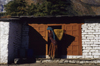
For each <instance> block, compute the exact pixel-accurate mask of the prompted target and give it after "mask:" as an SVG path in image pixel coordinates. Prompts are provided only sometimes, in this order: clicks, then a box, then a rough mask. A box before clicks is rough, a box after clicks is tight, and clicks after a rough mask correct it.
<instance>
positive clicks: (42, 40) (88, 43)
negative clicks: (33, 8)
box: [0, 16, 100, 63]
mask: <svg viewBox="0 0 100 66" xmlns="http://www.w3.org/2000/svg"><path fill="white" fill-rule="evenodd" d="M48 26H50V27H53V28H54V29H63V30H65V35H66V37H65V35H64V38H63V40H62V41H59V44H60V51H61V53H60V54H61V57H59V58H64V59H83V60H81V61H79V62H78V61H77V63H100V59H99V58H100V20H99V16H95V17H90V16H88V17H87V16H85V17H84V16H80V17H77V16H74V17H68V16H65V17H63V16H62V17H37V18H35V17H31V18H28V17H22V18H20V19H19V18H17V19H9V20H5V19H4V20H3V19H1V20H0V47H1V48H0V63H8V62H13V61H14V59H15V58H19V57H20V55H21V56H25V53H24V52H23V51H22V50H24V51H25V52H26V50H28V49H30V48H31V49H33V51H34V55H35V57H36V58H49V55H48V48H49V43H48V40H49V39H48V31H47V27H48ZM21 51H22V52H21ZM86 59H93V60H92V61H90V60H86ZM64 62H66V61H64ZM69 62H73V61H69Z"/></svg>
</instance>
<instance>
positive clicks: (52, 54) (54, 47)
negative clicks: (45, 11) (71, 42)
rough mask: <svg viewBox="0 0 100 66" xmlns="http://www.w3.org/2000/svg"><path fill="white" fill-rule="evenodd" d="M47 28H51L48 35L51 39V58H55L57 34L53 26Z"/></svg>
mask: <svg viewBox="0 0 100 66" xmlns="http://www.w3.org/2000/svg"><path fill="white" fill-rule="evenodd" d="M47 30H49V32H48V37H49V39H50V41H51V42H50V46H49V56H50V58H51V59H54V58H55V53H56V50H57V42H56V40H55V34H54V31H53V29H52V28H51V27H48V28H47Z"/></svg>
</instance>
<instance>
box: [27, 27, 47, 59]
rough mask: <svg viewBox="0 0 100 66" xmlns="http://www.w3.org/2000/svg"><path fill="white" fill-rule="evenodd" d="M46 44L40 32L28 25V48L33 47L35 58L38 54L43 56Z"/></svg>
mask: <svg viewBox="0 0 100 66" xmlns="http://www.w3.org/2000/svg"><path fill="white" fill-rule="evenodd" d="M46 44H47V41H45V39H43V37H42V36H41V35H40V33H39V32H37V31H36V30H35V29H34V28H33V27H31V26H29V48H30V49H33V51H34V55H35V57H36V58H38V57H39V55H41V56H43V57H44V58H45V55H46ZM43 57H42V58H43Z"/></svg>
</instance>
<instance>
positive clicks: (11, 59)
mask: <svg viewBox="0 0 100 66" xmlns="http://www.w3.org/2000/svg"><path fill="white" fill-rule="evenodd" d="M12 28H13V27H12V26H11V22H10V23H9V37H8V64H10V63H13V62H14V46H13V41H14V39H12V37H13V36H14V34H13V30H12Z"/></svg>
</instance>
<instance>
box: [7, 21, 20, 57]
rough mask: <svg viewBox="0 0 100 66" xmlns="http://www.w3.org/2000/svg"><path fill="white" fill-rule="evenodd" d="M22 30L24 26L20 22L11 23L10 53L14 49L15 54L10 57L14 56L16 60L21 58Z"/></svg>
mask: <svg viewBox="0 0 100 66" xmlns="http://www.w3.org/2000/svg"><path fill="white" fill-rule="evenodd" d="M21 30H22V26H21V24H20V23H19V22H10V30H9V45H8V47H9V49H8V51H9V52H10V51H12V49H13V51H12V52H13V53H12V52H11V54H10V56H11V55H14V58H16V57H19V51H20V48H21ZM11 46H12V48H11Z"/></svg>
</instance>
